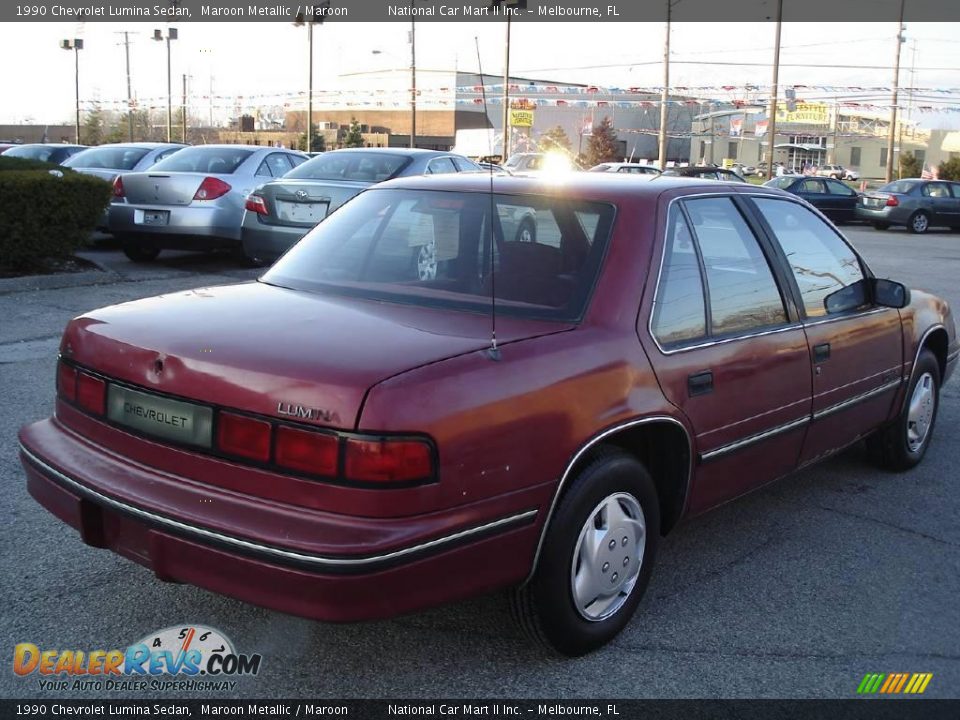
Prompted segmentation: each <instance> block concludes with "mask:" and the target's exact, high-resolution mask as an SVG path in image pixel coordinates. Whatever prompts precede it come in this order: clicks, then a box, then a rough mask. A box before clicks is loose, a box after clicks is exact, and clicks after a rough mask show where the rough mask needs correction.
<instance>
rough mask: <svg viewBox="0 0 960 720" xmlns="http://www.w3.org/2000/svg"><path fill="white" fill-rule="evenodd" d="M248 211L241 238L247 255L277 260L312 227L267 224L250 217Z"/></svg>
mask: <svg viewBox="0 0 960 720" xmlns="http://www.w3.org/2000/svg"><path fill="white" fill-rule="evenodd" d="M249 216H250V213H247V215H246V217H244V220H243V227H242V228H241V231H240V240H241V242H242V243H243V251H244V253H245V254H246V255H247V257H252V258H261V259H263V260H276V259H277V258H278V257H280V256H281V255H283V254H284V253H285V252H286V251H287V250H289V249H290V248H291V247H293V246H294V245H295V244H296V243H297V242H298V241H299V240H300V238H302V237H303V236H304V235H306V234H307V233H308V232H310V230H311V228H302V227H284V226H283V225H266V224H264V223H261V222H259V221H258V220H256V219H253V220H251V219H250V217H249Z"/></svg>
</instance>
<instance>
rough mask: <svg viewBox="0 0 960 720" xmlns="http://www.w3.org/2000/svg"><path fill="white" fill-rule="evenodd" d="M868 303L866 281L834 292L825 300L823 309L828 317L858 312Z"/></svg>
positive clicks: (860, 281) (859, 281)
mask: <svg viewBox="0 0 960 720" xmlns="http://www.w3.org/2000/svg"><path fill="white" fill-rule="evenodd" d="M866 303H867V288H866V281H865V280H858V281H857V282H855V283H851V284H850V285H847V286H845V287H842V288H840V289H839V290H834V291H833V292H832V293H830V294H829V295H827V296H826V297H825V298H824V299H823V307H824V308H825V309H826V311H827V315H836V314H837V313H842V312H847V311H849V310H856V309H857V308H858V307H861V306H863V305H866Z"/></svg>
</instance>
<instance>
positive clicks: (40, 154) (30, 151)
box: [3, 145, 57, 161]
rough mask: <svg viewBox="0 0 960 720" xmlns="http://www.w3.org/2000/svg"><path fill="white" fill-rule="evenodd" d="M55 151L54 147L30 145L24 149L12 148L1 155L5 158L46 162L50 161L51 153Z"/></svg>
mask: <svg viewBox="0 0 960 720" xmlns="http://www.w3.org/2000/svg"><path fill="white" fill-rule="evenodd" d="M56 149H57V146H56V145H31V146H25V147H12V148H10V149H9V150H7V151H6V152H4V153H3V154H4V155H6V156H7V157H18V158H25V159H27V160H43V161H46V160H49V159H50V156H51V155H53V151H54V150H56Z"/></svg>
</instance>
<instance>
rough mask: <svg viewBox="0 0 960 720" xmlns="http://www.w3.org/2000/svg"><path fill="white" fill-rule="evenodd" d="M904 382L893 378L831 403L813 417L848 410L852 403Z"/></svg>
mask: <svg viewBox="0 0 960 720" xmlns="http://www.w3.org/2000/svg"><path fill="white" fill-rule="evenodd" d="M902 382H903V378H902V377H899V378H897V379H896V380H891V381H890V382H888V383H884V384H883V385H881V386H879V387H875V388H873V390H867V392H865V393H860V394H859V395H854V396H853V397H852V398H847V399H846V400H844V401H843V402H838V403H837V404H836V405H831V406H829V407H826V408H824V409H823V410H817V412H815V413H814V414H813V419H814V420H820V419H821V418H825V417H827V416H828V415H833V414H834V413H836V412H840V411H841V410H846V409H847V408H848V407H850V406H851V405H856V404H857V403H861V402H863V401H864V400H869V399H870V398H872V397H874V396H875V395H879V394H881V393H885V392H886V391H887V390H892V389H893V388H896V387H899V386H900V384H901V383H902Z"/></svg>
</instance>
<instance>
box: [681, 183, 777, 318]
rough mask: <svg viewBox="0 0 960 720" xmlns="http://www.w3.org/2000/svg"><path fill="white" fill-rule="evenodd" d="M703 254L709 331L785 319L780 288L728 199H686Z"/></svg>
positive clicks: (749, 231) (747, 229) (741, 217)
mask: <svg viewBox="0 0 960 720" xmlns="http://www.w3.org/2000/svg"><path fill="white" fill-rule="evenodd" d="M685 206H686V208H687V212H688V213H689V215H690V219H691V221H692V223H693V232H694V234H695V236H696V241H697V244H698V246H699V249H700V254H701V255H702V257H703V267H704V269H705V271H706V276H707V290H708V293H709V296H710V333H711V334H712V335H728V334H731V333H742V332H745V331H751V330H755V329H759V328H763V327H768V326H771V325H779V324H782V323H785V322H786V321H787V314H786V311H785V309H784V306H783V298H782V297H781V296H780V289H779V288H778V287H777V283H776V280H774V277H773V272H772V271H771V270H770V265H769V263H768V262H767V259H766V257H765V256H764V254H763V250H762V249H761V248H760V245H759V243H758V242H757V238H756V236H754V234H753V231H751V230H750V226H749V225H747V222H746V220H744V219H743V216H742V215H741V214H740V211H739V210H738V209H737V207H736V205H734V203H733V200H732V199H730V198H726V197H722V198H703V199H698V200H688V201H686V202H685Z"/></svg>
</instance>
